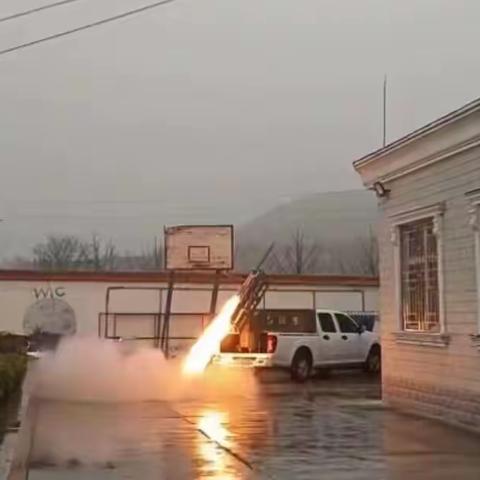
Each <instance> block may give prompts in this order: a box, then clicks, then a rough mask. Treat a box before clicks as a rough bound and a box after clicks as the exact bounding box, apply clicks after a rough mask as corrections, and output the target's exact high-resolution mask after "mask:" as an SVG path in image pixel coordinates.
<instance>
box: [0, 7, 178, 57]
mask: <svg viewBox="0 0 480 480" xmlns="http://www.w3.org/2000/svg"><path fill="white" fill-rule="evenodd" d="M173 2H175V0H162V1H160V2H155V3H150V4H148V5H145V6H143V7H139V8H136V9H134V10H128V11H127V12H123V13H119V14H118V15H114V16H112V17H107V18H103V19H101V20H97V21H95V22H92V23H87V24H85V25H81V26H79V27H75V28H72V29H70V30H65V31H63V32H59V33H54V34H53V35H48V36H47V37H42V38H38V39H37V40H32V41H30V42H26V43H21V44H19V45H15V46H13V47H9V48H6V49H4V50H0V55H6V54H7V53H11V52H15V51H17V50H22V49H24V48H28V47H33V46H34V45H38V44H39V43H43V42H48V41H49V40H55V39H57V38H61V37H66V36H67V35H71V34H73V33H77V32H81V31H82V30H88V29H90V28H93V27H98V26H100V25H104V24H106V23H111V22H115V21H117V20H121V19H122V18H126V17H129V16H131V15H136V14H138V13H142V12H145V11H147V10H152V9H153V8H156V7H160V6H162V5H166V4H167V3H173Z"/></svg>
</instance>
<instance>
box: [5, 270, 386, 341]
mask: <svg viewBox="0 0 480 480" xmlns="http://www.w3.org/2000/svg"><path fill="white" fill-rule="evenodd" d="M0 276H1V275H0ZM91 276H92V277H94V274H91ZM11 277H12V275H9V278H8V279H3V280H2V279H1V278H0V331H9V332H14V333H19V334H24V333H28V328H29V324H28V322H38V323H42V322H43V323H45V321H47V322H48V321H49V320H50V317H52V316H53V317H56V315H57V313H58V314H59V321H66V322H67V324H68V322H69V321H71V319H72V318H73V319H74V320H73V322H74V325H75V333H78V334H82V335H98V333H99V320H98V319H99V314H100V313H101V312H105V310H106V307H105V300H106V293H107V289H108V287H122V288H121V289H114V290H111V292H110V301H109V312H111V313H117V314H122V315H121V318H120V316H119V319H118V322H117V325H116V328H117V331H116V332H115V334H116V335H118V336H122V337H135V336H145V337H147V336H153V335H154V330H153V326H154V323H153V315H154V314H156V313H158V312H161V313H164V312H165V304H166V298H167V283H166V282H143V283H142V282H138V281H131V282H128V281H117V282H115V281H113V280H112V281H104V280H103V281H95V280H94V279H92V280H90V281H85V279H84V280H82V281H75V280H74V278H75V274H71V275H70V276H69V277H68V279H66V280H61V279H56V280H48V279H41V280H40V279H35V278H32V279H31V280H30V279H20V280H14V279H12V278H11ZM367 280H368V281H367V282H363V284H359V285H358V286H357V285H355V284H352V285H345V283H343V284H340V285H338V284H336V283H335V282H332V283H331V284H328V283H326V281H325V278H324V277H323V278H322V279H321V281H319V282H318V283H316V282H315V280H314V279H310V280H309V281H308V282H305V283H304V284H302V283H299V282H298V281H295V282H292V284H288V283H283V284H280V285H277V284H272V285H271V286H270V288H269V291H268V292H267V294H266V296H265V298H264V301H263V303H262V304H261V305H260V307H266V308H332V309H338V310H355V311H362V310H366V311H377V310H378V308H377V301H378V286H377V285H376V282H375V280H373V281H372V280H371V279H367ZM239 286H240V283H239V282H237V283H227V284H222V285H221V287H220V291H219V294H218V303H217V310H218V309H219V308H220V307H221V305H222V304H223V303H224V302H225V301H226V300H227V299H228V298H229V297H230V296H231V295H233V294H234V293H235V292H236V291H237V289H238V287H239ZM211 294H212V284H208V283H205V282H198V283H196V282H190V283H182V284H178V285H176V288H175V290H174V294H173V300H172V313H173V317H172V321H171V328H170V334H171V335H172V336H185V337H188V336H198V335H199V334H200V333H201V331H202V326H203V324H204V322H205V321H208V312H209V310H210V301H211ZM52 300H53V301H54V308H53V309H54V310H55V313H53V314H52V309H51V306H52ZM45 301H46V302H47V308H45V309H44V308H43V306H44V305H45ZM148 314H149V315H148ZM142 315H143V316H142ZM45 316H46V317H48V318H47V319H45ZM54 321H56V320H54ZM104 325H105V324H104V323H101V325H100V326H101V328H100V333H101V335H103V333H104ZM30 326H31V323H30ZM57 326H58V324H54V328H56V327H57ZM60 326H61V327H62V325H60ZM62 328H64V327H62ZM109 335H112V332H111V331H110V333H109Z"/></svg>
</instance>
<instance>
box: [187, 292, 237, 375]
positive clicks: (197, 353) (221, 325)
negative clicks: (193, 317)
mask: <svg viewBox="0 0 480 480" xmlns="http://www.w3.org/2000/svg"><path fill="white" fill-rule="evenodd" d="M239 303H240V296H239V295H234V296H233V297H231V298H229V299H228V301H227V303H226V304H225V305H224V306H223V308H222V310H221V311H220V313H219V314H218V315H217V316H216V317H215V318H214V319H213V320H212V321H211V323H210V324H209V325H208V327H207V328H206V329H205V331H204V332H203V334H202V336H201V337H200V338H199V339H198V340H197V341H196V342H195V344H194V345H193V347H192V348H191V349H190V352H188V355H187V357H186V359H185V362H184V364H183V373H184V374H187V375H195V374H200V373H202V372H203V371H204V370H205V368H206V367H207V365H208V362H210V360H211V358H212V357H213V355H215V353H216V352H217V351H218V349H219V347H220V343H221V341H222V340H223V339H224V338H225V337H226V336H227V335H228V333H229V332H230V327H231V319H232V315H233V314H234V312H235V309H236V308H237V306H238V304H239Z"/></svg>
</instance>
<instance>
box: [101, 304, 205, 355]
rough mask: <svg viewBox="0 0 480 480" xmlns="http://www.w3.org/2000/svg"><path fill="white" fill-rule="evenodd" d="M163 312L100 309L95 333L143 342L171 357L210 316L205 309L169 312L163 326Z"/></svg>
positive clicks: (199, 330)
mask: <svg viewBox="0 0 480 480" xmlns="http://www.w3.org/2000/svg"><path fill="white" fill-rule="evenodd" d="M165 318H166V315H165V314H164V313H152V312H139V313H128V312H109V313H105V312H100V313H99V314H98V336H99V337H100V338H106V339H109V340H115V341H122V342H135V343H137V342H138V343H142V344H143V345H148V346H151V347H154V348H160V349H162V350H163V351H164V353H165V354H166V356H170V354H171V353H174V352H176V351H178V350H182V349H183V348H180V347H181V346H184V347H185V348H188V347H189V345H191V344H192V343H193V342H194V341H195V340H196V339H197V338H198V337H199V336H200V334H201V333H202V332H203V330H204V329H205V327H206V326H207V324H208V322H209V321H210V318H211V316H210V315H209V314H206V313H204V312H202V313H198V312H194V313H171V314H170V316H169V320H168V322H169V324H170V326H169V328H168V329H165V328H163V327H164V324H165Z"/></svg>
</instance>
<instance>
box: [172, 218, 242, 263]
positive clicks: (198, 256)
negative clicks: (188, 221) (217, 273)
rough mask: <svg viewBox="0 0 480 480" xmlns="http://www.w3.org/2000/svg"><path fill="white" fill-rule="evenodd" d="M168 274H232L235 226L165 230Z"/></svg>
mask: <svg viewBox="0 0 480 480" xmlns="http://www.w3.org/2000/svg"><path fill="white" fill-rule="evenodd" d="M165 268H166V269H167V270H232V269H233V225H180V226H175V227H165Z"/></svg>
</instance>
